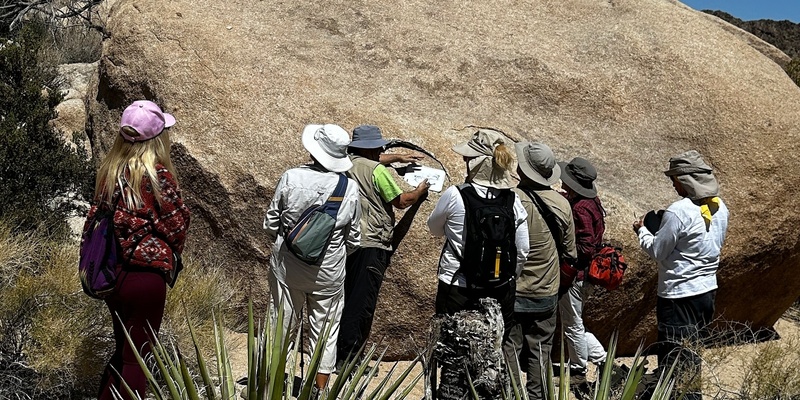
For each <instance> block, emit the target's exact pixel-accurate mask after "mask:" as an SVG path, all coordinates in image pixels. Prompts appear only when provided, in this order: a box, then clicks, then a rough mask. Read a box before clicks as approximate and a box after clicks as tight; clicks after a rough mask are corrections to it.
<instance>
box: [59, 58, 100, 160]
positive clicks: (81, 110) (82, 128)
mask: <svg viewBox="0 0 800 400" xmlns="http://www.w3.org/2000/svg"><path fill="white" fill-rule="evenodd" d="M97 66H98V63H97V62H93V63H75V64H63V65H59V66H58V76H59V79H61V80H62V84H61V90H62V91H63V92H64V99H63V100H62V101H61V103H60V104H58V105H57V106H56V113H57V114H58V116H57V117H56V118H55V119H54V120H52V121H51V123H52V124H53V126H54V127H55V128H56V129H58V130H59V131H60V132H61V133H62V134H63V135H64V139H65V140H66V141H67V142H69V143H73V146H76V147H77V141H76V140H75V139H76V138H75V137H73V135H77V137H78V138H80V140H82V141H83V142H82V143H81V146H82V147H81V150H82V151H85V152H86V154H87V155H88V154H91V153H92V149H91V146H90V143H89V141H88V140H86V139H88V138H87V137H86V120H87V117H88V115H87V110H86V103H87V101H88V98H87V95H88V94H89V93H94V92H95V90H94V89H93V88H92V90H90V86H91V85H92V84H94V85H96V82H97Z"/></svg>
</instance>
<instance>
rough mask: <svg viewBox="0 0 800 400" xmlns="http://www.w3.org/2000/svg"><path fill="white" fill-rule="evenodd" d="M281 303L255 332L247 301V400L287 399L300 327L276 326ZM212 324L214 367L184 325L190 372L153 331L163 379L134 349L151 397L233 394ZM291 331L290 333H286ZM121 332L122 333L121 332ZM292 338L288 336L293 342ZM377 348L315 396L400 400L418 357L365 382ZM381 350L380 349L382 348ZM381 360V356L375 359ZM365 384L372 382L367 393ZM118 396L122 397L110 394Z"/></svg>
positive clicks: (302, 395)
mask: <svg viewBox="0 0 800 400" xmlns="http://www.w3.org/2000/svg"><path fill="white" fill-rule="evenodd" d="M284 317H285V316H284V312H283V307H278V312H277V315H276V316H275V318H274V320H273V319H272V318H269V317H267V318H265V319H264V321H265V322H263V323H261V324H260V326H259V328H258V331H256V322H255V318H254V316H253V306H252V302H250V304H249V305H248V342H247V355H248V357H247V359H248V368H247V371H248V379H247V382H246V384H245V388H244V389H243V393H244V395H245V396H246V398H247V399H256V400H264V399H273V400H280V399H289V398H290V397H291V393H293V391H294V389H295V388H294V379H293V378H294V376H295V375H296V373H297V363H296V362H295V360H297V359H298V357H302V355H301V354H300V352H301V350H302V349H301V346H302V345H301V340H300V337H301V331H300V329H297V330H295V331H294V332H293V333H290V332H284V330H283V329H282V326H283V322H284ZM214 324H215V330H214V334H215V348H216V359H215V360H214V364H216V366H217V368H216V371H213V370H212V368H209V366H208V365H209V363H207V362H206V360H205V357H204V356H203V354H202V352H201V351H200V347H199V346H198V345H197V343H198V338H197V337H196V336H195V333H194V330H193V329H192V328H191V323H189V327H190V333H191V336H192V341H193V343H195V346H194V347H195V354H196V356H197V364H198V370H199V371H198V372H196V373H195V372H192V371H190V370H189V368H188V367H187V364H186V362H185V361H184V358H183V356H182V355H181V352H180V350H179V349H178V347H177V346H175V345H173V346H172V350H171V351H170V350H168V349H167V348H166V347H165V346H164V345H163V344H162V343H161V342H160V341H159V340H158V338H157V336H156V335H155V334H154V332H153V331H152V329H151V331H150V333H151V341H152V345H151V348H152V355H153V360H154V363H155V366H156V369H157V370H158V372H159V373H160V375H161V377H162V379H163V386H162V384H160V383H159V381H158V380H157V379H156V378H155V375H154V374H153V372H151V371H150V369H149V368H148V367H147V363H146V362H145V360H144V359H142V357H141V356H139V354H138V353H136V352H134V354H136V357H137V360H138V362H139V365H140V366H141V368H142V369H143V371H144V372H145V376H146V377H147V382H148V386H149V388H150V391H151V393H152V396H153V397H154V398H155V399H156V400H166V399H170V400H200V399H201V398H205V399H208V400H216V399H223V400H230V399H233V398H236V396H237V391H236V378H235V377H234V376H233V373H232V368H231V359H230V356H229V355H228V352H227V346H226V343H225V336H224V328H223V323H222V320H221V319H220V318H217V317H216V316H215V317H214ZM331 326H332V325H331V324H327V323H326V325H325V328H324V329H323V334H322V335H321V337H320V338H319V343H324V342H325V340H326V339H327V337H328V335H329V334H330V330H331ZM290 335H291V336H290ZM126 336H127V333H126ZM292 337H293V338H294V339H293V340H291V339H292ZM127 340H128V343H130V344H131V346H133V342H132V340H131V338H130V336H127ZM323 348H324V346H316V348H315V349H314V352H313V353H312V354H311V358H310V361H309V364H308V371H306V372H305V374H304V377H303V383H302V386H301V387H300V390H299V395H298V396H297V399H300V400H305V399H310V398H311V392H312V385H313V384H314V378H315V377H316V375H317V371H318V370H319V365H320V362H321V360H322V351H323ZM376 348H377V346H373V347H372V348H370V349H369V350H367V351H364V350H363V349H362V351H361V352H360V354H359V355H358V357H355V358H353V359H352V360H350V361H348V362H347V363H346V365H345V367H344V368H343V371H341V372H340V374H339V375H338V376H337V377H336V379H335V380H333V382H332V383H331V384H330V386H329V387H328V389H327V390H326V392H325V393H323V394H322V396H321V397H320V398H321V399H326V400H334V399H341V400H349V399H356V398H359V399H362V398H363V399H367V400H387V399H389V398H394V399H403V398H405V397H406V396H407V395H408V394H409V393H410V392H411V390H412V388H413V387H414V386H415V385H416V384H417V383H418V382H419V380H420V379H421V378H422V373H419V374H417V375H416V376H415V377H414V378H413V379H411V383H410V384H408V385H406V386H405V387H403V384H404V383H405V382H406V380H407V379H408V378H409V376H411V371H412V369H413V367H414V366H415V364H416V363H417V362H418V361H419V357H418V358H417V359H415V360H414V362H412V363H410V364H409V366H408V367H407V368H406V369H405V370H403V371H402V372H401V373H400V375H399V376H398V377H397V378H394V379H392V377H393V375H394V370H395V368H396V367H397V365H398V364H397V363H395V365H394V366H393V367H392V369H391V371H390V372H389V374H387V375H386V376H385V377H384V378H382V379H381V380H380V382H378V383H377V385H370V384H371V383H372V382H373V380H376V379H377V368H372V369H368V368H367V364H368V362H367V361H368V360H370V359H371V358H372V357H373V356H374V355H375V354H376ZM384 353H385V352H384ZM382 358H383V354H381V355H380V356H379V357H378V359H377V361H376V362H378V363H379V362H380V361H381V359H382ZM369 386H375V388H374V389H372V390H371V391H370V390H368V387H369ZM122 390H123V391H125V392H126V393H127V394H128V396H130V397H132V398H137V399H141V397H140V396H139V394H138V393H134V392H133V391H132V390H131V389H130V388H129V387H128V386H127V385H126V384H125V383H124V382H123V384H122ZM115 394H116V395H117V396H118V398H121V397H122V396H121V395H120V393H115Z"/></svg>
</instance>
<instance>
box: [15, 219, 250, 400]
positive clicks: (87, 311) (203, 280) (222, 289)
mask: <svg viewBox="0 0 800 400" xmlns="http://www.w3.org/2000/svg"><path fill="white" fill-rule="evenodd" d="M78 251H79V245H78V243H77V241H76V240H75V239H74V238H70V237H68V236H54V235H52V234H46V233H42V232H30V233H12V229H10V228H8V227H7V226H5V225H2V223H0V400H5V399H15V400H16V399H30V398H48V399H58V398H81V397H82V396H91V395H93V394H95V393H96V390H97V384H98V383H99V377H100V373H101V372H102V369H103V367H104V366H105V364H106V362H107V361H108V359H109V358H110V356H111V352H112V351H113V347H114V341H113V334H112V328H111V316H110V315H109V312H108V310H107V308H106V306H105V304H104V303H103V302H102V301H98V300H94V299H92V298H90V297H88V296H86V295H85V294H83V292H82V290H81V285H80V280H79V279H78V268H77V265H78ZM185 266H186V268H185V270H184V271H183V273H181V275H180V277H179V279H178V282H177V284H176V285H175V288H174V289H172V290H169V292H168V298H167V308H166V311H165V321H164V325H163V328H162V332H161V333H162V334H161V336H162V337H167V336H171V337H173V338H176V339H177V342H178V343H179V345H180V347H181V348H184V349H191V348H192V347H191V337H190V336H189V331H188V326H187V324H186V318H187V317H188V319H189V321H191V323H192V326H193V327H194V328H195V330H196V332H197V336H198V340H199V341H200V342H199V344H200V347H201V349H203V350H204V351H205V352H206V353H207V354H209V355H211V354H212V353H213V337H214V335H213V328H212V323H211V312H212V310H221V311H220V312H222V313H225V312H226V310H228V308H227V305H228V304H229V303H230V301H229V300H230V299H231V297H232V295H233V293H234V292H233V290H234V289H233V288H234V287H236V286H237V285H235V284H234V283H233V282H230V281H228V279H227V278H226V277H225V276H224V275H223V273H222V267H221V266H220V265H216V264H212V263H210V262H208V261H207V260H205V259H203V258H195V257H192V255H191V254H187V256H186V258H185ZM184 308H185V310H186V311H187V312H186V313H185V312H184ZM230 320H233V319H232V318H231V319H230ZM193 353H194V352H190V354H187V356H189V357H188V358H189V359H190V360H191V359H193V358H194V355H193Z"/></svg>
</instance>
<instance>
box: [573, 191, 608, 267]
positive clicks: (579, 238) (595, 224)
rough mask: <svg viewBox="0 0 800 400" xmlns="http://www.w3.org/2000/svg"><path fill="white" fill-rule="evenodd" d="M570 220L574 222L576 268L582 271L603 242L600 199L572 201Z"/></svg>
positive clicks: (602, 214)
mask: <svg viewBox="0 0 800 400" xmlns="http://www.w3.org/2000/svg"><path fill="white" fill-rule="evenodd" d="M570 203H571V204H572V218H573V219H574V220H575V247H577V249H578V262H577V264H576V265H575V267H576V268H578V269H580V270H583V269H585V268H586V267H588V266H589V263H590V262H591V261H592V256H594V253H595V251H596V250H597V246H598V245H600V243H602V242H603V233H604V232H605V230H606V224H605V220H604V218H605V214H606V212H605V210H604V209H603V205H602V204H601V203H600V199H599V198H597V197H595V198H593V199H587V198H584V197H579V198H576V199H573V200H572V201H571V202H570Z"/></svg>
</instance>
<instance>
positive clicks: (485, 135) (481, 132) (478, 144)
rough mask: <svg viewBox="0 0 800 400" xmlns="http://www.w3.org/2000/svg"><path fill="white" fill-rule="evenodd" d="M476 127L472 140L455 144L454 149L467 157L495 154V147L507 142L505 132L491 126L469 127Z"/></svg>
mask: <svg viewBox="0 0 800 400" xmlns="http://www.w3.org/2000/svg"><path fill="white" fill-rule="evenodd" d="M469 128H471V129H475V131H474V132H473V133H472V137H471V138H470V140H468V141H466V142H464V143H459V144H457V145H455V146H453V151H455V152H456V153H458V154H461V155H462V156H465V157H480V156H489V157H492V156H494V149H495V148H496V147H497V146H499V145H501V144H506V142H507V140H508V139H507V138H506V136H505V134H504V133H502V132H500V131H496V130H494V129H489V128H478V127H469Z"/></svg>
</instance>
